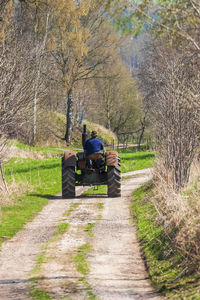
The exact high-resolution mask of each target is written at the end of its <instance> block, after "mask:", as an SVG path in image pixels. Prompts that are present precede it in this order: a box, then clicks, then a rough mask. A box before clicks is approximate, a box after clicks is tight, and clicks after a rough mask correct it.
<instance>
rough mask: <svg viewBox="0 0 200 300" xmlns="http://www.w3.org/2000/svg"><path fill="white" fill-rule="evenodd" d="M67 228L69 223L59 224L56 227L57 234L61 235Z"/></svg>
mask: <svg viewBox="0 0 200 300" xmlns="http://www.w3.org/2000/svg"><path fill="white" fill-rule="evenodd" d="M68 228H69V223H59V224H58V225H57V234H58V235H60V234H63V233H65V232H66V231H67V229H68Z"/></svg>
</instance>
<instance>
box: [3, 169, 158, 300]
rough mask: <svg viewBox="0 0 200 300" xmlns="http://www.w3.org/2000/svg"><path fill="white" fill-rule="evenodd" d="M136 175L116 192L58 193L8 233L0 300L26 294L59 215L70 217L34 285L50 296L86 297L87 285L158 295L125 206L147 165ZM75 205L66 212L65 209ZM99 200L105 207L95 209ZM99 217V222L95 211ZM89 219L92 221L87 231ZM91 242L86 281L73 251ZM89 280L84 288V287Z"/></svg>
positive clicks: (107, 292)
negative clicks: (115, 195)
mask: <svg viewBox="0 0 200 300" xmlns="http://www.w3.org/2000/svg"><path fill="white" fill-rule="evenodd" d="M136 175H137V177H136V178H133V179H129V180H127V181H124V182H123V184H122V197H121V198H113V199H112V198H107V196H95V197H87V198H82V197H78V198H76V199H67V200H64V199H61V198H60V197H57V198H56V199H53V200H51V201H50V203H49V204H48V205H47V206H46V207H45V208H44V209H43V211H42V212H41V213H40V214H38V216H36V218H35V219H34V220H33V222H30V223H28V224H27V225H26V227H25V229H24V230H23V231H21V232H19V233H18V234H17V235H16V236H15V237H14V238H13V239H11V240H10V241H7V242H5V243H4V244H3V246H2V250H1V252H0V300H4V299H5V300H8V299H15V300H17V299H19V300H20V299H30V297H29V290H30V286H31V281H30V278H31V277H33V276H34V275H33V274H31V270H33V268H34V266H35V258H36V256H37V255H38V254H40V252H41V246H42V245H43V244H44V243H45V242H47V241H48V240H49V239H50V238H51V237H52V235H53V234H54V233H55V230H56V224H57V223H58V222H60V221H62V222H65V221H66V222H67V223H69V225H70V226H69V228H68V230H67V231H66V232H65V233H64V234H63V235H62V236H61V237H60V238H58V239H55V240H53V241H51V242H50V243H49V244H48V247H46V250H45V251H46V253H45V255H46V257H49V258H51V259H48V260H47V261H46V262H45V263H44V264H42V265H41V266H40V270H39V271H38V274H37V276H40V277H41V278H42V279H41V280H39V281H38V286H37V287H39V288H41V289H42V290H45V291H46V292H48V294H49V295H50V296H51V297H52V299H77V300H81V299H88V297H89V295H90V294H89V292H88V290H89V291H92V292H93V293H94V294H95V295H96V296H97V297H98V299H102V300H104V299H105V300H107V299H113V300H118V299H120V300H123V299H154V300H158V299H161V297H159V296H158V295H157V294H156V293H155V292H154V290H153V288H152V287H151V284H150V282H149V280H148V276H147V273H146V271H145V268H144V263H143V261H142V258H141V256H140V250H139V246H138V242H137V239H136V229H135V228H134V226H133V225H132V223H131V216H130V210H129V204H130V196H131V193H132V191H133V190H134V189H135V188H137V187H138V186H139V185H140V184H142V183H144V182H145V181H147V180H149V178H150V176H151V175H150V171H149V170H143V171H140V172H137V174H136ZM75 203H76V204H77V206H76V205H75V206H74V207H75V208H74V209H73V210H72V211H71V213H70V215H68V216H67V215H66V214H65V215H64V213H66V211H67V210H69V208H70V206H72V205H74V204H75ZM98 203H103V205H104V209H102V210H101V211H100V210H98ZM100 213H101V215H102V217H101V220H100V221H99V222H97V221H98V219H99V214H100ZM88 223H96V225H95V227H94V230H93V233H94V236H89V235H88V234H87V232H86V230H85V228H86V226H87V225H88ZM86 243H87V244H91V245H92V251H91V252H90V253H89V256H88V261H89V263H90V274H89V275H88V276H87V287H86V285H84V284H83V283H82V282H81V281H80V278H81V277H83V275H82V274H80V273H79V272H78V271H77V269H76V266H75V264H74V260H73V256H74V255H75V254H76V253H77V248H78V247H79V246H81V245H83V244H86ZM88 286H89V288H88Z"/></svg>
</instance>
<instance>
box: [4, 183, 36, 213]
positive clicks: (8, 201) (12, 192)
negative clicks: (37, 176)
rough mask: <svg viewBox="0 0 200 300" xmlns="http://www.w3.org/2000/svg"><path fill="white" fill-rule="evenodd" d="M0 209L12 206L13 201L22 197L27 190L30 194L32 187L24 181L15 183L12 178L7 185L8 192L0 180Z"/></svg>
mask: <svg viewBox="0 0 200 300" xmlns="http://www.w3.org/2000/svg"><path fill="white" fill-rule="evenodd" d="M0 186H1V189H0V208H1V207H2V206H7V205H12V204H14V202H15V199H16V198H17V197H19V196H21V195H23V194H24V193H25V192H27V190H28V191H29V192H30V191H31V190H32V187H31V186H30V183H28V182H25V181H20V182H16V181H15V180H14V178H13V179H12V182H11V183H9V184H7V186H8V191H7V190H6V187H5V185H4V184H3V182H2V180H0Z"/></svg>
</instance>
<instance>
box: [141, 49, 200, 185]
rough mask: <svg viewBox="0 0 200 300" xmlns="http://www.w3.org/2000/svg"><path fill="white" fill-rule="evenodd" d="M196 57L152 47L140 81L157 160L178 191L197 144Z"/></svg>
mask: <svg viewBox="0 0 200 300" xmlns="http://www.w3.org/2000/svg"><path fill="white" fill-rule="evenodd" d="M196 66H197V58H196V57H194V56H193V55H191V54H190V53H182V54H181V53H180V52H177V51H176V50H173V49H171V48H163V47H154V48H151V51H150V53H149V58H148V59H147V61H146V63H145V64H144V65H143V67H142V68H141V69H142V71H141V83H142V87H143V91H144V92H145V94H146V101H147V102H148V107H149V108H151V113H152V117H153V122H154V126H155V132H156V138H157V146H158V150H159V153H160V159H162V160H163V163H164V166H165V169H166V171H167V174H168V176H169V179H170V178H172V181H173V185H174V188H175V189H176V190H179V189H180V188H181V187H183V186H184V185H185V184H186V183H187V182H188V178H189V172H190V167H191V164H192V161H193V158H194V155H195V151H196V149H197V145H198V143H199V112H200V107H197V106H196V105H195V103H196V97H197V96H198V93H199V73H198V69H197V68H196Z"/></svg>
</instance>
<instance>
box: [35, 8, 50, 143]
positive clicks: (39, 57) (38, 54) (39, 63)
mask: <svg viewBox="0 0 200 300" xmlns="http://www.w3.org/2000/svg"><path fill="white" fill-rule="evenodd" d="M48 26H49V12H48V13H47V17H46V29H45V35H44V39H43V42H42V45H41V47H40V46H38V47H37V48H36V65H37V73H36V79H35V86H34V99H33V138H32V143H33V144H34V143H35V140H36V135H37V102H38V89H39V84H40V75H41V67H42V55H43V53H44V50H45V47H46V42H47V35H48ZM39 48H40V49H39Z"/></svg>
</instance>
